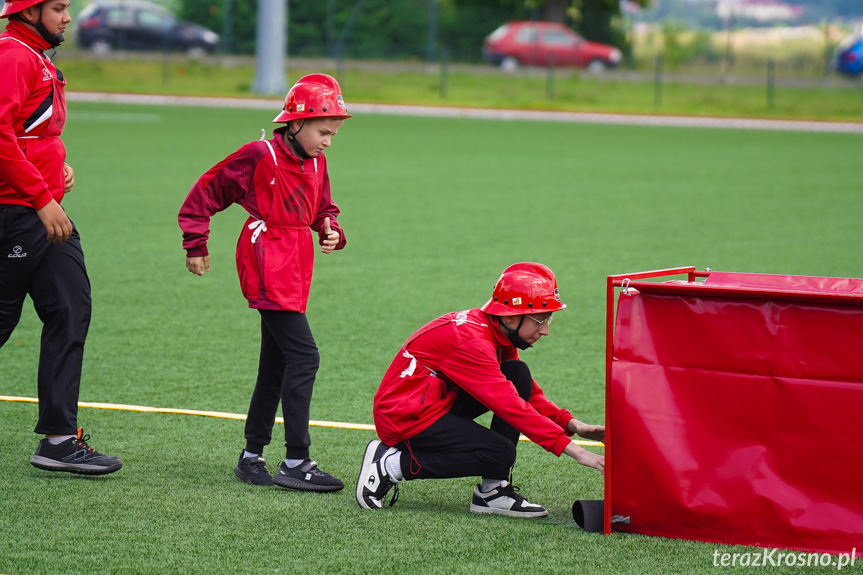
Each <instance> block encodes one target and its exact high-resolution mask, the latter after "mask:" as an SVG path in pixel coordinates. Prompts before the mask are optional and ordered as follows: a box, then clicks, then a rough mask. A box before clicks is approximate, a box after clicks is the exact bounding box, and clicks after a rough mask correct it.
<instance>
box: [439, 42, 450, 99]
mask: <svg viewBox="0 0 863 575" xmlns="http://www.w3.org/2000/svg"><path fill="white" fill-rule="evenodd" d="M448 59H449V52H448V50H447V49H446V48H443V49H442V50H441V51H440V99H441V100H446V92H447V73H448V70H447V60H448Z"/></svg>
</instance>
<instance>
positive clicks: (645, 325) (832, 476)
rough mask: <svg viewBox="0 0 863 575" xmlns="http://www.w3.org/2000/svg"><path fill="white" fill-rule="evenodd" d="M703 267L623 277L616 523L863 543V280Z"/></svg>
mask: <svg viewBox="0 0 863 575" xmlns="http://www.w3.org/2000/svg"><path fill="white" fill-rule="evenodd" d="M682 269H683V268H682ZM692 269H694V268H686V269H683V271H684V273H686V272H689V273H690V276H689V281H670V282H661V283H659V282H634V281H633V282H629V281H627V280H623V282H622V283H624V284H627V286H628V287H626V289H624V290H621V291H620V293H619V296H618V305H617V318H616V322H615V327H614V332H613V348H612V350H611V357H610V358H609V360H610V366H609V367H610V369H609V373H608V375H609V378H608V385H607V410H608V411H607V416H608V422H607V424H608V437H607V438H606V439H607V443H608V445H607V452H606V457H607V459H609V460H610V461H609V462H608V469H607V477H606V494H605V499H606V522H605V531H606V533H608V532H610V528H611V521H610V519H611V516H612V515H620V516H624V517H629V523H628V524H626V523H616V524H615V526H614V528H615V529H616V530H621V531H629V532H634V533H643V534H648V535H662V536H666V537H676V538H685V539H696V540H703V541H714V542H720V543H728V544H741V545H761V546H770V547H783V548H790V549H796V550H801V551H809V552H815V551H817V552H829V553H850V552H851V551H852V549H853V548H855V547H856V548H858V550H859V549H861V548H863V424H861V417H863V280H850V279H837V278H813V277H801V276H776V275H760V274H733V273H717V272H711V273H710V274H709V277H707V279H706V281H703V282H702V281H695V278H694V276H693V274H692ZM633 275H634V276H636V277H649V275H644V274H633ZM657 275H667V274H661V273H660V274H657ZM701 275H705V274H701ZM613 277H614V278H617V281H618V283H617V285H619V284H620V278H622V277H624V276H613ZM611 280H612V278H610V279H609V289H610V290H613V288H612V287H611V285H612V282H611ZM613 297H614V295H613V291H611V300H610V303H611V302H613ZM609 319H611V316H609ZM609 327H610V326H609ZM609 503H610V505H609Z"/></svg>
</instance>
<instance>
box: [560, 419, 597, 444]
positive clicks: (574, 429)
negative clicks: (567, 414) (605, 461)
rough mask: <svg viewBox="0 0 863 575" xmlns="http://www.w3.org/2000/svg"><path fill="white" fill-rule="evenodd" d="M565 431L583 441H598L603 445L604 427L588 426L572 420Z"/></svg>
mask: <svg viewBox="0 0 863 575" xmlns="http://www.w3.org/2000/svg"><path fill="white" fill-rule="evenodd" d="M566 430H567V431H568V432H569V433H574V434H576V435H577V436H579V437H583V438H584V439H590V440H592V441H599V442H602V443H605V426H604V425H588V424H587V423H582V422H580V421H579V420H577V419H575V418H573V419H570V420H569V423H568V424H567V425H566Z"/></svg>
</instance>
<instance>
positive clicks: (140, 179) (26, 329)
mask: <svg viewBox="0 0 863 575" xmlns="http://www.w3.org/2000/svg"><path fill="white" fill-rule="evenodd" d="M272 116H273V111H249V110H223V109H201V110H196V109H191V108H182V109H181V108H170V107H164V108H161V107H143V106H122V105H95V104H80V103H73V104H72V105H70V110H69V120H68V124H67V130H66V133H65V137H64V139H65V141H66V143H67V146H68V148H69V163H70V164H72V166H73V167H74V168H75V170H76V181H77V185H76V187H75V189H74V191H73V192H72V193H71V194H70V195H69V196H68V197H67V199H66V200H65V201H64V206H66V209H67V211H68V213H69V214H70V216H71V217H72V218H73V220H74V221H75V223H76V224H77V226H78V227H79V229H80V232H81V235H82V242H83V245H84V250H85V253H86V257H87V264H88V269H89V273H90V278H91V281H92V284H93V302H94V311H93V321H92V325H91V330H90V335H89V338H88V341H87V349H86V353H85V364H84V375H83V384H82V390H81V400H82V401H94V402H110V403H122V404H138V405H149V406H156V407H176V408H186V409H202V410H215V411H226V412H232V413H245V410H246V408H247V406H248V400H249V396H250V393H251V389H252V386H253V384H254V377H255V370H256V366H257V347H258V338H259V331H258V330H259V321H258V316H257V313H256V312H255V311H253V310H249V309H248V308H247V307H246V304H245V301H244V300H243V299H242V297H241V295H240V293H239V287H238V282H237V279H236V272H235V267H234V261H233V252H234V246H235V244H236V238H237V236H238V234H239V230H240V227H241V225H242V223H243V221H244V212H243V211H242V209H240V208H238V207H233V208H231V209H230V210H228V211H227V212H225V213H222V214H219V215H218V216H216V218H215V219H214V220H213V226H212V229H213V231H212V235H211V242H210V251H211V267H212V271H211V273H210V274H208V275H206V276H205V277H195V276H192V275H191V274H189V273H188V272H187V271H186V270H185V267H184V253H183V251H182V250H181V248H180V231H179V228H178V227H177V223H176V214H177V210H178V208H179V206H180V203H181V202H182V200H183V198H184V196H185V194H186V192H187V191H188V189H189V188H190V187H191V185H192V184H193V183H194V181H195V179H196V178H197V177H198V176H199V175H200V174H201V173H203V172H204V171H205V170H207V169H208V168H209V167H210V166H211V165H213V164H215V163H216V162H218V161H219V160H221V159H222V158H223V157H224V156H226V155H227V154H229V153H230V152H232V151H234V150H235V149H236V148H238V147H239V146H240V145H242V144H244V143H246V142H248V141H250V140H253V139H257V138H258V137H260V128H262V127H263V128H267V129H269V128H270V127H271V124H270V123H269V121H270V120H271V118H272ZM861 144H863V141H861V136H860V135H842V134H813V133H793V132H762V131H736V130H706V129H685V128H659V127H628V126H603V125H589V124H558V123H542V122H520V121H508V122H506V121H490V120H465V119H433V118H408V117H398V116H366V117H363V116H356V117H354V118H352V119H350V120H348V121H347V122H346V123H345V125H344V127H343V128H342V129H341V130H340V132H339V135H338V136H337V137H336V138H335V140H334V146H333V148H332V149H331V151H330V152H328V153H327V158H328V163H329V166H330V177H331V180H332V186H333V197H334V199H335V200H336V202H337V203H338V204H339V206H340V207H341V209H342V216H341V217H340V218H339V221H340V223H341V224H342V226H343V227H344V229H345V232H346V236H347V239H348V245H347V248H346V249H345V250H344V251H343V252H340V253H335V254H332V255H328V256H323V255H321V254H318V257H317V264H316V271H315V274H316V275H315V280H314V282H313V287H312V295H311V301H310V305H309V310H308V316H309V320H310V322H311V325H312V329H313V331H314V333H315V337H316V339H317V342H318V346H319V348H320V350H321V356H322V364H321V369H320V372H319V374H318V380H317V383H316V386H315V395H314V399H313V402H312V419H316V420H328V421H343V422H353V423H372V416H371V403H372V396H373V394H374V391H375V389H376V387H377V384H378V382H379V380H380V378H381V376H382V375H383V373H384V371H385V370H386V367H387V366H388V365H389V363H390V361H391V360H392V358H393V356H394V354H395V353H396V352H397V350H398V348H399V346H400V345H401V343H402V342H403V341H404V339H405V338H406V337H407V336H409V335H410V334H411V333H412V332H413V331H414V330H415V329H416V328H418V327H419V326H420V325H422V323H424V322H425V321H427V320H430V319H432V318H434V317H436V316H438V315H440V314H442V313H445V312H447V311H453V310H460V309H466V308H470V307H476V306H479V305H481V304H482V303H484V302H485V300H486V299H487V298H488V296H489V294H490V292H491V289H492V287H493V285H494V282H495V280H496V279H497V277H498V275H499V274H500V272H501V270H502V269H503V268H504V267H506V266H507V265H509V264H511V263H513V262H516V261H520V260H534V261H539V262H542V263H545V264H547V265H549V266H551V267H552V269H554V270H555V272H556V274H557V278H558V282H559V286H560V293H561V297H562V299H563V301H564V302H565V303H567V305H568V306H569V307H568V309H567V310H566V311H564V312H561V313H559V314H557V316H556V321H555V322H554V324H553V325H552V328H551V336H550V337H549V338H547V339H545V340H543V341H541V342H540V343H539V344H538V345H537V346H536V348H535V349H532V350H529V351H527V352H525V353H523V354H522V357H523V359H525V360H526V361H527V362H528V363H529V364H530V366H531V368H532V370H533V373H534V376H535V377H536V379H537V380H538V382H539V383H540V385H542V386H543V388H544V390H545V391H546V393H547V395H548V396H549V397H550V398H551V399H553V400H554V401H556V402H557V403H558V404H559V405H561V406H564V407H567V408H570V409H571V410H573V412H574V413H575V414H576V415H577V416H578V417H579V418H580V419H582V420H584V421H588V422H602V421H603V419H604V383H603V373H604V363H603V362H604V345H605V344H604V329H605V324H604V313H605V309H604V304H605V300H604V297H605V293H604V289H605V277H606V276H607V275H609V274H617V273H623V272H629V271H640V270H648V269H655V268H665V267H673V266H679V265H696V266H698V267H699V269H703V268H704V267H705V266H709V267H711V268H713V269H716V270H727V271H742V272H765V273H788V274H806V275H833V276H849V277H860V275H861V271H860V270H861V269H863V251H861V250H859V249H857V246H859V243H860V238H861V236H860V225H859V222H860V221H861V216H863V202H861V197H860V196H861V188H860V180H861V178H860V176H861V171H860V167H859V166H860V162H859V152H860V150H861ZM40 329H41V324H40V323H39V321H38V318H37V317H36V315H35V313H34V312H33V310H32V306H31V304H30V303H29V301H28V302H27V304H26V307H25V313H24V316H23V317H22V321H21V324H20V325H19V327H18V329H17V330H16V331H15V332H14V333H13V335H12V338H11V340H10V341H9V342H8V343H7V345H6V346H4V347H3V348H2V349H0V395H13V396H26V397H33V396H35V394H36V384H35V373H36V361H37V356H38V349H39V331H40ZM35 420H36V406H35V405H33V404H29V403H10V402H0V421H2V430H3V435H4V437H3V441H2V442H0V457H2V461H3V465H2V467H0V483H2V485H3V490H2V495H0V503H2V517H0V573H9V574H16V575H17V574H24V573H52V574H57V573H295V572H308V573H375V574H376V573H429V572H447V573H503V572H506V573H519V572H533V573H561V572H573V573H577V572H583V573H647V574H657V575H658V574H664V573H690V572H693V573H708V572H710V573H712V572H715V570H716V567H714V565H713V553H714V551H715V550H717V549H720V550H721V551H722V552H728V551H736V552H740V551H741V550H743V551H745V550H746V549H745V548H731V547H721V546H717V545H713V544H708V543H696V542H690V541H680V540H668V539H663V538H654V537H643V536H638V535H623V534H614V535H612V536H608V537H601V536H597V535H591V534H586V533H583V532H582V531H581V530H580V529H578V528H577V527H576V526H575V525H574V523H573V521H572V518H571V515H570V507H571V505H572V503H573V501H575V500H576V499H599V498H601V497H602V477H601V475H600V474H598V473H597V472H595V471H593V470H589V469H586V468H582V467H579V466H578V465H577V464H575V463H574V462H573V461H572V460H570V459H569V458H566V457H564V458H562V459H560V460H558V459H556V458H555V457H553V456H551V455H549V454H547V453H545V452H544V451H542V450H541V449H540V448H538V447H537V446H535V445H533V444H529V443H522V444H521V445H520V446H519V461H518V464H517V466H516V468H515V481H516V483H517V484H518V485H519V486H520V487H521V488H522V493H523V494H525V495H526V496H527V497H528V498H529V499H530V500H532V501H537V502H539V503H541V504H543V505H545V506H546V507H547V508H548V509H549V510H550V516H549V517H548V518H547V519H540V520H532V521H525V520H516V519H509V518H502V517H482V516H475V515H473V514H470V513H468V512H467V507H468V505H469V502H470V493H471V489H472V485H473V481H474V478H464V479H452V480H441V481H417V482H411V483H408V484H406V485H404V486H403V487H402V493H401V499H400V501H399V503H398V504H397V505H396V506H395V507H393V508H392V509H385V510H383V511H381V512H378V513H372V512H364V511H362V510H360V509H359V507H358V506H357V504H356V502H355V501H354V496H353V485H354V482H355V480H356V474H357V472H358V470H359V464H360V461H361V455H362V451H363V448H364V446H365V444H366V443H367V442H368V441H369V440H371V439H372V438H373V437H374V434H373V433H372V432H369V431H356V430H349V429H330V428H318V427H315V428H313V429H312V432H311V435H312V442H313V444H312V457H313V458H315V459H317V461H318V462H319V463H320V464H321V467H322V468H323V469H325V470H328V471H330V472H332V473H334V474H335V475H338V476H340V477H341V478H342V479H344V480H345V483H346V484H347V488H346V489H345V490H344V491H343V492H340V493H338V494H329V495H319V494H300V493H293V492H286V491H281V490H277V489H275V488H274V489H270V490H267V489H259V488H258V489H256V488H251V487H249V486H246V485H244V484H242V483H240V482H239V481H238V480H236V479H235V478H234V477H233V473H232V472H231V468H232V467H233V465H234V464H235V462H236V457H237V455H238V454H239V451H240V449H241V448H242V447H243V443H244V441H243V432H242V427H243V423H242V422H241V421H233V420H221V419H212V418H204V417H195V416H183V415H165V414H147V413H134V412H122V411H105V410H97V409H92V408H81V410H80V413H79V422H80V423H81V425H83V426H84V427H85V431H86V432H89V433H92V435H93V439H92V444H93V445H94V446H95V447H96V448H97V449H100V450H103V451H106V452H109V453H110V454H116V455H119V456H121V457H122V458H123V460H124V462H125V467H124V468H123V469H122V470H121V471H120V472H118V473H116V474H114V475H111V476H107V477H102V478H79V477H73V476H67V475H62V474H61V475H52V474H49V473H46V472H42V471H39V470H37V469H35V468H33V467H31V466H30V465H29V464H28V460H29V457H30V456H31V455H32V452H33V450H34V449H35V447H36V440H37V437H36V436H35V435H33V434H32V432H31V430H32V427H33V425H34V424H35ZM280 434H281V427H280V426H278V425H277V429H276V432H275V434H274V435H275V437H276V438H277V439H276V440H275V441H274V443H273V445H272V446H270V447H269V448H268V450H267V452H266V453H265V455H266V456H267V457H268V459H269V460H270V464H271V467H272V468H273V470H274V469H275V466H276V465H277V462H278V460H279V459H280V457H281V455H282V450H281V441H280V440H279V439H278V437H279V435H280ZM677 440H679V438H674V437H669V438H667V441H668V442H674V441H677ZM859 563H860V562H858V565H857V566H856V567H855V569H857V570H859V568H860V567H859ZM780 571H782V569H781V568H780V569H777V570H776V572H780ZM771 572H773V569H771ZM789 572H802V571H800V570H799V569H798V570H795V569H790V570H789Z"/></svg>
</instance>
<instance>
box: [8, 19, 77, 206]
mask: <svg viewBox="0 0 863 575" xmlns="http://www.w3.org/2000/svg"><path fill="white" fill-rule="evenodd" d="M50 47H51V46H50V44H48V43H47V42H46V41H45V40H43V39H42V38H41V37H40V36H39V34H37V33H36V32H35V31H33V30H30V29H29V28H28V27H27V26H25V25H24V24H21V23H20V22H16V21H14V20H13V21H11V22H9V24H8V25H7V26H6V30H5V31H4V32H3V33H2V34H0V87H2V88H0V204H15V205H19V206H32V207H33V208H34V209H37V210H38V209H41V208H43V207H44V206H45V204H47V203H48V202H50V201H51V199H52V198H53V199H55V200H57V201H58V202H60V201H62V200H63V192H64V189H65V183H64V182H65V176H64V174H63V162H64V161H65V160H66V148H65V147H64V146H63V142H61V141H60V134H61V133H62V132H63V126H64V125H65V123H66V96H65V84H66V82H65V81H64V80H63V74H62V73H60V71H59V70H57V68H56V67H54V64H52V63H51V61H50V60H49V59H48V58H47V57H46V56H44V55H43V54H42V51H43V50H47V49H48V48H50Z"/></svg>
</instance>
